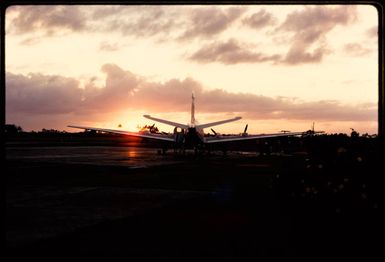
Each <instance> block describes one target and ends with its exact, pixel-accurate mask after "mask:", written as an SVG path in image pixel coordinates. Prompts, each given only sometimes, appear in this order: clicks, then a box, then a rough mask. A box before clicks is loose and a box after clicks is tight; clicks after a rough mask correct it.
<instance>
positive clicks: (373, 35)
mask: <svg viewBox="0 0 385 262" xmlns="http://www.w3.org/2000/svg"><path fill="white" fill-rule="evenodd" d="M366 35H367V36H369V37H370V38H377V37H378V26H377V25H376V26H373V27H371V28H369V29H368V30H367V31H366Z"/></svg>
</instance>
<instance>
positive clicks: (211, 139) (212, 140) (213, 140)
mask: <svg viewBox="0 0 385 262" xmlns="http://www.w3.org/2000/svg"><path fill="white" fill-rule="evenodd" d="M306 133H307V132H290V133H289V132H286V133H274V134H260V135H239V136H220V137H205V143H208V144H212V143H221V142H231V141H242V140H252V139H261V138H269V137H282V136H298V135H304V134H306ZM314 133H320V132H314Z"/></svg>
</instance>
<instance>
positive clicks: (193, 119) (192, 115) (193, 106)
mask: <svg viewBox="0 0 385 262" xmlns="http://www.w3.org/2000/svg"><path fill="white" fill-rule="evenodd" d="M190 124H191V126H193V127H194V126H195V96H194V92H193V93H192V95H191V123H190Z"/></svg>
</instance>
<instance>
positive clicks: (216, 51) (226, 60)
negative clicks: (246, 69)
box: [189, 39, 280, 65]
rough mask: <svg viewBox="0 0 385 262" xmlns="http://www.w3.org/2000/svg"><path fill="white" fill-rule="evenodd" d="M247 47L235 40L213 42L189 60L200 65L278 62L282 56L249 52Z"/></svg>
mask: <svg viewBox="0 0 385 262" xmlns="http://www.w3.org/2000/svg"><path fill="white" fill-rule="evenodd" d="M249 49H250V48H249V47H248V46H247V45H242V44H240V43H238V41H237V40H235V39H229V40H228V41H227V42H213V43H210V44H208V45H206V46H203V47H202V48H201V49H199V50H198V51H196V52H195V53H194V54H192V55H191V56H190V57H189V59H190V60H192V61H195V62H199V63H212V62H219V63H223V64H227V65H229V64H238V63H257V62H267V61H272V62H278V61H279V60H280V56H279V55H277V54H274V55H266V54H263V53H260V52H253V51H250V50H249Z"/></svg>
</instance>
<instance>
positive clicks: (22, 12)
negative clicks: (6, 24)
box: [10, 5, 86, 35]
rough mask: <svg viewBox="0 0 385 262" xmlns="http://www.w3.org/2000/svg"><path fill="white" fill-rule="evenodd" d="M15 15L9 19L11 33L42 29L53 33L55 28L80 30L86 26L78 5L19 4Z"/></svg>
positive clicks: (50, 33) (47, 32) (49, 33)
mask: <svg viewBox="0 0 385 262" xmlns="http://www.w3.org/2000/svg"><path fill="white" fill-rule="evenodd" d="M14 10H16V11H17V12H16V13H17V16H15V18H13V19H12V20H11V21H10V30H11V32H12V33H16V34H24V33H28V32H32V31H37V30H42V31H44V32H45V33H46V34H47V35H53V34H55V33H56V30H60V29H67V30H70V31H81V30H83V29H85V28H86V22H85V21H86V19H85V16H84V14H83V12H81V11H80V7H78V6H64V5H62V6H19V7H15V8H14Z"/></svg>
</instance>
